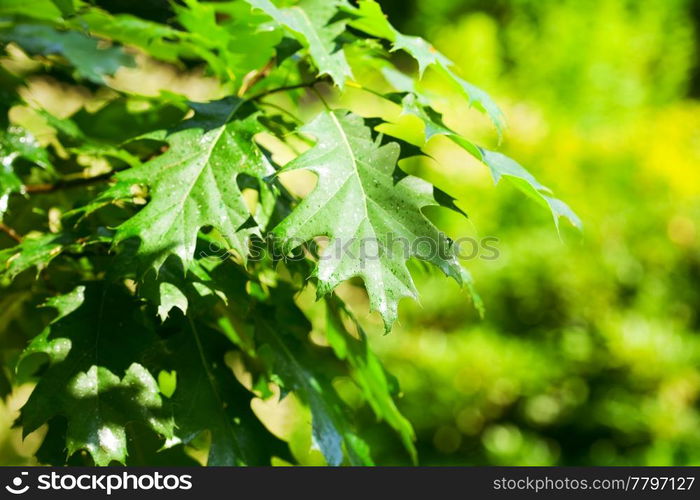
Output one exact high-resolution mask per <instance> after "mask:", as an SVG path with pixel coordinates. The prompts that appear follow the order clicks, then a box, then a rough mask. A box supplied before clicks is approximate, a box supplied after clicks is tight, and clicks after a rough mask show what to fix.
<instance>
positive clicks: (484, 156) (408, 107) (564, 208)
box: [390, 92, 583, 231]
mask: <svg viewBox="0 0 700 500" xmlns="http://www.w3.org/2000/svg"><path fill="white" fill-rule="evenodd" d="M398 96H399V97H400V94H399V95H398ZM390 98H392V100H394V102H397V99H393V96H390ZM400 104H401V106H402V110H403V113H404V114H409V115H413V116H416V117H418V118H419V119H420V120H421V121H423V123H424V124H425V140H426V141H428V140H430V138H431V137H433V136H435V135H444V136H446V137H449V138H450V139H451V140H452V141H454V142H455V143H456V144H459V145H460V146H461V147H462V148H464V149H465V150H466V151H467V152H468V153H469V154H471V155H472V156H474V157H475V158H476V159H477V160H479V161H481V162H482V163H484V165H486V166H487V167H488V168H489V171H490V172H491V176H492V177H493V180H494V182H495V183H496V184H498V182H499V181H500V180H501V179H502V178H506V179H508V181H510V182H511V184H513V185H514V186H515V187H516V188H517V189H519V190H520V191H521V192H523V193H525V194H526V195H527V196H529V197H530V198H532V199H533V200H534V201H535V202H537V203H538V204H540V205H541V206H543V207H544V208H546V209H547V210H549V211H550V213H551V214H552V217H553V218H554V224H555V226H556V228H557V231H558V230H559V219H560V218H561V217H564V218H566V219H567V220H568V221H569V222H570V223H571V224H572V225H573V226H574V227H576V228H577V229H579V230H581V229H583V224H582V223H581V219H579V217H578V216H577V215H576V214H575V213H574V212H573V210H571V208H569V206H568V205H567V204H566V203H564V202H563V201H561V200H559V199H557V198H553V197H552V196H551V194H552V191H551V190H550V189H549V188H548V187H546V186H544V185H542V184H541V183H540V182H539V181H538V180H537V179H536V178H535V177H534V176H533V175H532V174H531V173H530V172H528V171H527V170H526V169H525V168H524V167H523V166H522V165H520V164H519V163H518V162H516V161H515V160H513V159H511V158H509V157H508V156H506V155H504V154H502V153H498V152H494V151H489V150H488V149H484V148H482V147H480V146H477V145H476V144H474V143H472V142H471V141H469V140H468V139H465V138H464V137H462V136H461V135H459V134H457V133H456V132H455V131H454V130H452V129H451V128H449V127H448V126H447V125H445V123H444V122H443V119H442V115H440V113H438V112H437V111H435V110H434V109H433V108H432V107H430V105H429V104H427V102H426V101H425V100H424V99H422V98H421V97H420V96H417V95H415V94H413V93H410V92H409V93H406V94H404V95H403V98H402V99H401V100H400Z"/></svg>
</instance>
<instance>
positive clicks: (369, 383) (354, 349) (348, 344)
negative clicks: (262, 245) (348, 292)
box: [326, 297, 418, 463]
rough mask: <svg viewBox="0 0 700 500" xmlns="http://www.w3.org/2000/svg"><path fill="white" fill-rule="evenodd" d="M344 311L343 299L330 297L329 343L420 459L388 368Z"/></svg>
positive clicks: (378, 411)
mask: <svg viewBox="0 0 700 500" xmlns="http://www.w3.org/2000/svg"><path fill="white" fill-rule="evenodd" d="M342 312H344V313H345V314H346V315H348V314H349V313H348V312H347V311H344V307H343V306H342V304H341V303H340V300H339V299H337V298H336V297H330V298H326V314H327V316H326V318H327V321H326V338H327V339H328V343H329V344H330V346H331V347H332V348H333V350H334V351H335V354H336V356H338V358H340V359H343V360H347V362H348V363H349V364H350V366H351V367H352V377H353V380H355V382H356V383H357V385H358V386H359V387H360V389H361V390H362V392H363V393H364V396H365V399H366V400H367V402H368V403H369V405H370V406H371V407H372V410H373V411H374V413H375V415H376V416H377V418H379V419H381V420H385V421H386V422H387V423H388V424H389V425H390V426H391V427H393V428H394V430H396V432H397V433H398V434H399V436H400V437H401V441H402V442H403V444H404V446H405V447H406V450H407V451H408V452H409V454H410V455H411V458H412V459H413V462H414V463H415V462H416V461H417V460H418V453H417V451H416V447H415V446H414V444H413V441H414V440H415V438H416V436H415V433H414V431H413V427H412V426H411V423H410V422H409V421H408V420H407V419H406V417H404V416H403V415H402V414H401V412H400V411H399V409H398V408H397V407H396V403H395V402H394V398H393V397H392V395H391V388H390V385H389V381H388V379H387V375H386V372H385V371H384V367H383V366H382V364H381V362H380V361H379V358H377V356H376V354H374V353H373V352H372V350H371V349H370V347H369V343H368V341H367V336H366V334H365V332H364V331H363V330H362V328H361V327H360V326H359V324H357V323H355V324H356V325H357V327H358V330H359V335H360V338H359V340H358V339H356V338H354V337H353V336H352V335H350V333H349V332H348V331H347V330H346V328H345V326H344V325H343V321H342V319H341V313H342Z"/></svg>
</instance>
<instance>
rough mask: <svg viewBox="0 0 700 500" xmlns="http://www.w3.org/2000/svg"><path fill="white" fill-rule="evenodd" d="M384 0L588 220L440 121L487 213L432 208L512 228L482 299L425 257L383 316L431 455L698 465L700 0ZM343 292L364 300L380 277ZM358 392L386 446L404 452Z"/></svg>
mask: <svg viewBox="0 0 700 500" xmlns="http://www.w3.org/2000/svg"><path fill="white" fill-rule="evenodd" d="M381 3H382V5H383V7H384V9H385V11H386V12H387V13H388V14H389V18H390V19H391V20H392V21H393V22H394V23H395V24H396V25H397V27H398V28H399V29H401V30H403V31H404V32H407V33H409V34H415V35H421V36H424V37H426V38H427V39H429V40H431V41H432V42H433V43H434V44H435V45H436V46H437V47H438V48H439V49H440V50H441V51H443V52H444V53H445V54H446V55H448V56H449V57H450V58H452V59H453V60H454V61H455V62H456V64H457V65H458V66H459V68H460V70H461V74H462V76H464V77H466V78H467V79H468V80H470V81H471V82H473V83H475V84H477V85H479V86H481V87H482V88H483V89H485V90H487V91H488V92H489V93H490V94H491V95H492V96H493V97H494V98H495V99H496V101H497V102H499V103H500V104H501V105H502V108H503V110H504V112H505V115H506V117H507V120H508V125H509V126H508V129H507V131H506V134H505V137H504V140H503V142H502V144H501V145H500V148H501V150H503V151H504V152H505V153H506V154H508V155H509V156H511V157H513V158H516V159H517V160H518V161H519V162H521V163H522V164H523V165H525V166H526V167H527V168H528V169H529V170H530V171H531V172H532V173H533V174H535V175H536V176H537V177H538V179H539V180H540V181H542V182H543V183H544V184H545V185H547V186H550V187H551V188H553V190H554V191H555V193H556V195H557V196H558V197H560V198H562V199H563V200H565V201H567V203H569V204H570V205H571V207H572V208H573V209H574V210H575V211H576V212H577V213H578V214H579V216H580V217H581V218H582V220H583V222H584V225H585V232H584V234H583V235H580V234H577V233H576V232H575V231H571V230H568V228H563V229H562V234H561V237H560V236H559V235H558V234H557V231H556V230H555V228H554V225H553V224H552V220H551V217H549V215H548V214H547V213H545V212H544V211H543V210H541V209H540V207H538V206H537V205H535V204H534V203H532V202H531V201H530V200H528V199H526V198H525V197H523V196H522V195H521V194H519V193H518V192H516V191H515V190H513V189H511V188H510V187H508V186H507V185H505V184H503V185H499V186H498V187H494V186H493V182H492V180H491V179H490V177H489V176H488V173H487V171H486V169H485V168H484V167H482V166H480V165H478V164H476V163H475V162H472V161H469V160H468V159H467V158H466V155H465V154H464V152H463V151H461V150H459V149H458V148H457V146H455V145H454V144H451V143H450V142H449V141H448V140H442V139H443V138H440V137H437V138H434V139H433V140H432V141H431V143H430V146H429V148H430V152H431V154H432V155H433V156H434V157H435V159H436V160H438V161H437V162H432V161H424V162H422V163H420V164H419V165H415V166H414V168H415V170H414V172H415V173H417V174H419V175H421V176H423V177H425V178H427V179H429V180H431V181H432V182H434V183H435V184H437V185H438V186H439V187H441V188H443V189H445V190H446V191H448V192H450V194H452V195H453V196H455V197H457V198H458V199H459V200H460V206H461V207H462V208H464V209H465V211H466V212H467V213H468V214H469V217H470V218H469V220H465V219H464V218H462V217H459V216H457V215H452V214H449V213H445V211H435V213H434V214H431V216H433V217H434V218H435V219H437V220H438V221H439V224H440V225H441V227H442V228H443V229H445V230H446V231H447V232H448V233H449V234H450V235H451V236H453V237H460V236H465V235H469V236H472V237H475V238H483V237H495V238H498V241H497V242H496V243H495V244H494V243H491V245H492V246H495V247H497V249H498V253H499V255H498V258H496V259H488V258H486V257H488V256H490V252H487V253H484V254H481V255H480V256H477V257H476V258H474V259H471V260H469V261H467V262H465V265H466V266H467V267H468V268H469V269H470V270H471V272H472V274H473V276H474V280H475V282H476V286H477V289H478V290H479V292H480V294H481V296H482V298H483V301H484V304H485V308H486V314H485V317H484V318H483V319H480V318H479V315H478V313H477V312H476V310H475V308H474V307H473V306H472V305H471V302H470V298H469V295H468V294H467V293H466V292H465V291H462V290H460V289H459V288H458V287H457V286H456V285H455V284H454V283H452V282H449V281H446V280H445V279H444V277H443V276H439V275H437V274H430V273H426V272H425V271H423V270H421V269H419V268H416V269H415V275H416V278H417V285H418V289H419V290H420V292H421V296H422V300H421V303H420V304H416V303H410V302H409V301H405V302H403V303H402V304H401V315H400V324H399V325H398V326H397V327H396V328H395V330H394V331H393V332H392V333H391V334H390V335H387V336H381V335H380V334H379V333H378V332H379V331H380V330H381V328H380V327H379V323H378V320H377V319H376V318H374V317H373V316H368V315H366V314H365V315H364V321H366V322H367V323H368V325H370V327H371V328H370V331H371V333H372V334H371V342H372V345H373V346H374V348H375V349H376V350H377V351H378V352H379V355H380V358H381V359H382V360H383V361H384V362H385V364H386V365H387V368H388V369H389V370H390V371H391V372H392V373H393V374H394V375H395V376H396V377H397V379H398V381H399V382H400V384H401V389H402V396H401V399H400V408H401V410H402V411H403V412H404V413H405V414H406V416H407V417H408V418H409V420H410V421H411V422H412V423H413V424H414V426H415V428H416V432H417V436H418V443H417V444H418V450H419V455H420V460H421V464H423V465H671V464H683V465H685V464H688V465H689V464H694V465H699V464H700V313H699V309H700V252H699V249H700V245H699V243H698V231H699V230H700V228H699V227H698V224H699V221H700V102H699V101H698V100H697V98H698V97H699V96H700V72H699V71H698V64H697V62H698V46H699V45H698V44H699V43H700V38H699V36H700V35H699V34H700V1H697V0H642V1H625V0H588V1H586V2H581V1H580V0H383V1H382V2H381ZM456 102H458V100H457V99H455V100H450V99H449V98H448V99H445V102H444V103H443V106H442V110H443V111H444V112H445V119H446V121H447V123H448V124H450V125H451V126H453V127H454V128H455V129H457V130H458V131H460V132H464V133H465V134H466V135H467V136H468V137H475V138H477V139H479V140H480V141H481V143H482V144H485V145H487V146H491V147H495V146H496V145H497V142H498V138H497V136H496V135H495V133H494V132H493V131H492V130H491V129H490V128H489V126H488V123H487V121H486V119H484V118H483V117H481V116H480V115H479V114H478V113H476V112H474V111H473V110H468V109H464V108H461V107H460V106H458V105H457V104H455V103H456ZM482 257H484V258H482ZM349 288H351V287H349ZM341 292H342V291H341ZM343 293H345V295H346V298H347V299H348V300H349V301H350V302H352V303H353V305H354V306H355V307H356V309H357V310H358V311H362V310H363V308H364V307H365V304H363V301H364V300H365V299H364V298H363V296H362V295H361V294H358V293H353V292H352V290H345V292H343ZM338 383H339V385H342V383H343V381H338ZM27 391H28V389H27ZM27 391H25V392H27ZM345 393H346V397H347V399H348V401H349V402H350V403H351V404H352V403H353V399H352V391H351V390H347V391H345ZM25 397H26V394H23V393H22V391H20V393H16V394H15V395H13V396H12V397H11V398H10V399H9V400H8V401H7V402H4V403H0V406H2V408H0V462H2V463H24V462H25V461H27V460H29V459H28V458H27V457H29V456H30V455H31V453H32V451H33V450H35V449H36V446H37V445H38V443H39V441H40V439H41V437H40V436H30V439H29V440H28V442H25V443H24V444H22V441H21V438H20V436H19V433H18V432H17V431H12V430H10V429H9V426H10V425H9V424H10V422H11V419H12V416H13V414H14V412H15V411H16V408H17V406H18V405H19V404H20V402H21V401H22V400H23V398H25ZM260 403H261V405H262V402H260ZM357 409H358V411H359V414H360V416H361V419H362V423H363V429H364V434H366V436H367V437H368V439H369V440H370V442H371V444H372V449H373V455H374V458H375V461H376V462H377V463H378V464H381V465H391V464H407V461H408V458H407V456H406V453H405V452H404V451H403V449H402V447H401V445H400V443H399V442H398V441H397V440H396V439H395V437H394V436H393V434H392V433H390V432H388V430H387V428H386V426H383V425H379V424H377V423H376V422H375V421H374V419H373V417H372V414H371V411H369V409H367V408H362V407H360V408H357ZM277 410H278V411H279V408H278V409H277ZM283 416H284V418H287V416H288V414H287V413H284V415H283ZM278 424H279V423H278ZM280 425H281V424H280ZM296 455H297V457H298V458H299V459H300V460H301V461H302V462H304V463H315V461H317V460H318V457H315V456H312V455H313V454H312V455H309V456H307V457H303V456H302V455H303V452H301V451H298V452H297V453H296Z"/></svg>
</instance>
